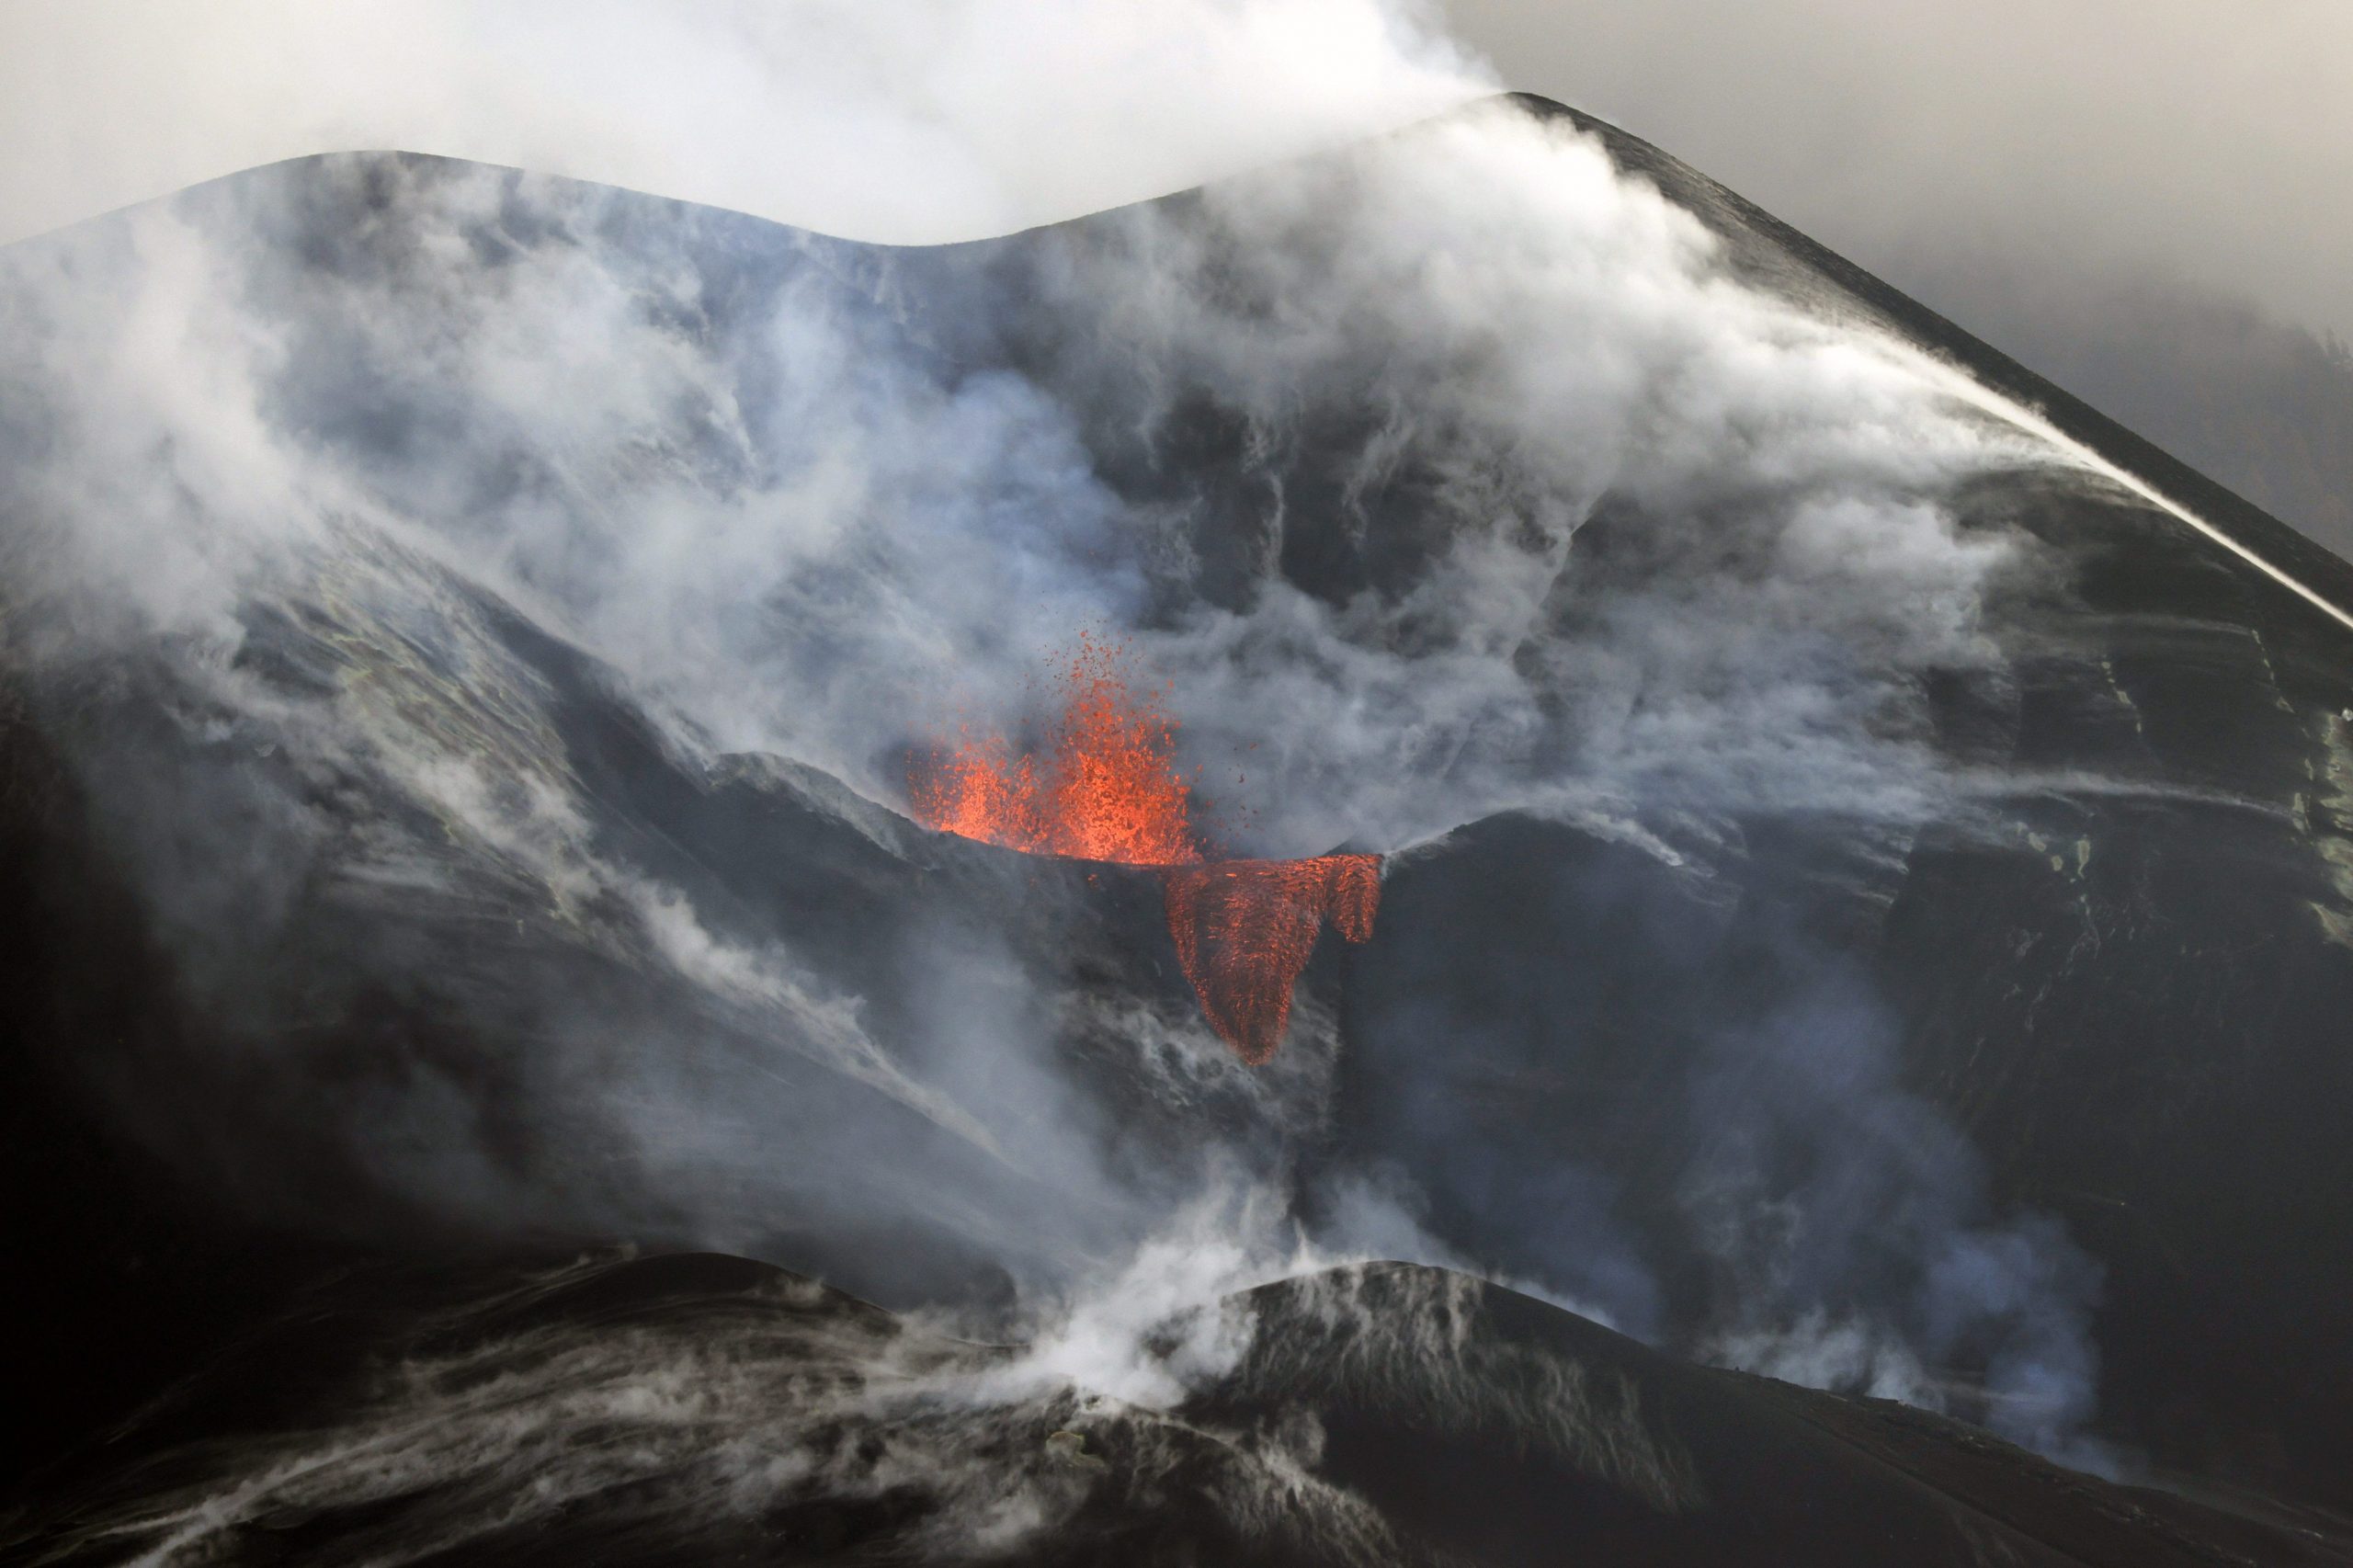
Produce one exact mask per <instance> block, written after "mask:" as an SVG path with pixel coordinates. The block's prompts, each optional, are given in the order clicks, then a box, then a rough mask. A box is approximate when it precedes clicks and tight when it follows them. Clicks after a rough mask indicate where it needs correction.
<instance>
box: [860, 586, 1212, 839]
mask: <svg viewBox="0 0 2353 1568" xmlns="http://www.w3.org/2000/svg"><path fill="white" fill-rule="evenodd" d="M1124 653H1125V650H1123V649H1122V648H1120V646H1119V645H1118V644H1116V643H1107V642H1100V641H1098V640H1097V639H1096V638H1094V637H1092V636H1089V635H1086V634H1085V633H1081V634H1080V636H1079V639H1078V646H1077V647H1076V648H1075V649H1074V650H1073V651H1072V652H1071V653H1067V654H1065V655H1063V657H1062V658H1061V659H1059V660H1057V661H1056V662H1055V663H1054V665H1053V666H1052V674H1053V678H1054V684H1055V685H1056V686H1057V687H1059V688H1060V692H1059V698H1060V699H1059V701H1058V702H1057V704H1056V706H1057V708H1058V709H1059V711H1058V713H1057V714H1056V716H1055V719H1054V722H1053V726H1052V728H1051V729H1050V730H1049V731H1048V732H1047V733H1046V736H1045V743H1046V744H1045V752H1044V756H1042V757H1040V756H1014V754H1013V748H1012V746H1011V745H1010V744H1007V743H1006V741H1005V739H1004V738H1003V737H1001V736H989V737H986V738H984V739H981V740H977V741H976V740H974V739H973V738H972V736H970V735H969V734H968V735H966V736H965V737H963V739H962V741H961V743H960V744H957V745H955V746H953V747H946V748H941V749H937V750H935V751H933V752H932V753H931V755H930V756H928V757H927V758H921V759H915V762H914V766H912V767H910V768H909V769H908V779H907V795H908V798H909V800H910V801H911V802H912V803H913V804H914V806H915V817H916V819H917V820H918V821H920V822H921V823H923V824H924V825H925V826H926V827H933V828H938V829H939V830H940V831H941V832H944V833H956V834H961V835H963V836H965V837H966V838H977V839H980V840H981V841H982V842H983V843H986V844H1001V845H1004V846H1006V848H1008V849H1026V850H1028V851H1029V852H1030V853H1031V854H1033V855H1067V856H1070V857H1071V858H1074V859H1079V860H1116V861H1119V862H1120V864H1122V865H1128V866H1182V865H1190V864H1192V863H1194V862H1196V861H1198V860H1199V859H1200V858H1201V852H1200V849H1199V846H1198V845H1197V844H1196V843H1195V842H1194V838H1193V830H1192V822H1191V814H1190V811H1189V801H1190V799H1191V796H1192V787H1191V786H1190V785H1188V784H1187V783H1186V782H1185V780H1184V779H1183V778H1179V777H1178V776H1177V773H1176V765H1175V761H1174V759H1175V756H1176V721H1175V720H1173V719H1171V718H1169V717H1168V715H1167V714H1166V713H1165V712H1164V711H1163V710H1162V709H1161V707H1160V704H1159V703H1158V702H1157V701H1154V699H1150V698H1148V697H1147V698H1140V697H1138V696H1136V695H1135V693H1133V692H1132V691H1131V690H1130V689H1129V687H1128V683H1127V680H1126V678H1125V676H1124V674H1123V672H1122V670H1121V667H1120V666H1121V664H1122V661H1123V656H1124Z"/></svg>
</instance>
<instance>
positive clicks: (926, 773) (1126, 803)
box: [907, 632, 1381, 1066]
mask: <svg viewBox="0 0 2353 1568" xmlns="http://www.w3.org/2000/svg"><path fill="white" fill-rule="evenodd" d="M1125 665H1126V658H1125V650H1124V649H1123V648H1122V647H1121V646H1120V645H1119V644H1117V643H1113V642H1105V641H1103V640H1101V639H1098V638H1097V637H1095V636H1093V635H1092V634H1089V633H1084V632H1082V633H1081V634H1080V636H1079V639H1078V642H1077V644H1076V646H1075V647H1074V648H1073V649H1071V650H1070V651H1069V652H1067V653H1063V654H1061V655H1059V656H1057V657H1056V658H1055V659H1054V660H1053V661H1052V662H1051V665H1050V668H1051V676H1052V680H1053V684H1054V686H1055V687H1057V692H1056V700H1055V702H1054V717H1053V719H1052V722H1051V723H1050V724H1049V725H1048V726H1047V728H1046V730H1045V732H1044V733H1043V734H1042V736H1041V737H1040V745H1039V747H1038V748H1036V749H1034V750H1017V748H1016V747H1015V745H1014V744H1013V743H1012V742H1011V741H1009V740H1007V739H1006V737H1005V736H1003V735H998V734H975V733H972V731H971V730H969V729H967V730H966V731H964V732H963V733H961V734H960V735H959V736H958V738H957V739H956V741H955V742H953V743H952V744H944V745H940V746H936V747H934V748H932V749H931V750H930V751H929V752H927V753H917V754H915V756H911V757H910V758H909V759H908V770H907V773H908V777H907V797H908V801H909V803H910V804H911V805H912V806H913V808H914V810H915V817H916V820H918V821H919V822H921V823H923V824H924V825H925V826H926V827H930V828H934V829H937V830H938V831H940V832H943V833H953V834H957V835H961V836H962V837H965V838H973V839H978V840H980V841H982V842H983V843H986V844H996V845H1002V846H1005V847H1006V848H1008V849H1019V850H1022V851H1025V852H1026V853H1029V854H1032V855H1056V856H1066V857H1069V858H1074V859H1084V860H1108V861H1114V862H1117V863H1119V864H1121V865H1129V866H1151V867H1156V868H1158V869H1160V871H1161V885H1162V892H1163V895H1164V897H1165V902H1166V906H1167V913H1168V935H1169V937H1170V939H1171V940H1172V941H1174V942H1175V944H1176V958H1177V962H1178V964H1179V965H1180V966H1181V967H1182V968H1183V970H1184V971H1185V978H1186V979H1187V980H1188V982H1190V983H1191V984H1192V987H1193V994H1194V995H1195V996H1196V997H1198V998H1199V1001H1200V1004H1201V1012H1202V1014H1203V1015H1204V1016H1205V1017H1207V1018H1208V1019H1209V1023H1210V1027H1211V1028H1213V1029H1215V1030H1216V1031H1217V1032H1218V1034H1219V1035H1220V1036H1221V1037H1222V1039H1223V1040H1225V1042H1226V1043H1227V1044H1228V1045H1230V1046H1232V1047H1233V1051H1234V1054H1235V1055H1237V1056H1239V1057H1240V1058H1241V1059H1242V1060H1243V1061H1244V1062H1248V1063H1250V1064H1251V1065H1253V1066H1257V1065H1260V1064H1262V1063H1264V1062H1267V1061H1268V1060H1270V1059H1271V1058H1272V1057H1273V1056H1274V1054H1275V1051H1276V1049H1277V1048H1278V1047H1279V1046H1280V1045H1281V1044H1282V1040H1283V1033H1284V1030H1285V1029H1286V1028H1288V1027H1289V1026H1290V1004H1291V994H1292V991H1293V989H1294V988H1295V987H1296V986H1297V984H1298V982H1299V977H1300V974H1301V973H1302V971H1304V970H1305V969H1306V967H1307V960H1308V958H1309V956H1310V955H1312V954H1313V952H1314V950H1315V939H1316V937H1318V936H1319V935H1320V934H1321V933H1322V931H1323V928H1324V922H1325V921H1326V920H1329V921H1330V922H1331V923H1332V925H1333V926H1336V927H1337V929H1338V930H1339V933H1340V935H1341V936H1342V937H1345V938H1347V940H1348V941H1351V942H1363V941H1366V940H1368V939H1370V937H1371V936H1372V922H1373V915H1374V913H1375V911H1376V910H1378V908H1379V907H1380V903H1381V862H1380V858H1379V857H1377V856H1372V855H1319V856H1315V857H1313V858H1309V859H1303V860H1257V859H1216V858H1211V857H1210V856H1209V855H1207V854H1206V853H1204V851H1203V849H1202V841H1201V838H1200V835H1199V834H1198V833H1197V832H1196V831H1195V829H1194V826H1193V819H1192V805H1193V801H1192V793H1193V791H1192V786H1191V785H1190V784H1188V782H1187V781H1186V780H1185V778H1183V777H1182V776H1181V775H1180V774H1179V773H1178V772H1177V770H1176V721H1175V720H1174V719H1173V718H1171V717H1170V716H1169V714H1168V713H1167V711H1166V710H1165V708H1164V707H1163V706H1162V704H1161V701H1160V699H1158V698H1157V697H1155V696H1153V695H1150V694H1139V693H1138V692H1137V691H1136V689H1135V688H1134V687H1133V686H1131V683H1130V682H1129V680H1128V678H1127V673H1126V667H1125Z"/></svg>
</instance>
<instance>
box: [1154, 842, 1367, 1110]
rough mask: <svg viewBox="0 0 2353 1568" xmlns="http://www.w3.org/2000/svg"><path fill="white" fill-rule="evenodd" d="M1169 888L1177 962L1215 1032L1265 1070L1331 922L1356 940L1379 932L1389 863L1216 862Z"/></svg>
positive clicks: (1180, 871) (1171, 881)
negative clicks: (1377, 915) (1377, 913)
mask: <svg viewBox="0 0 2353 1568" xmlns="http://www.w3.org/2000/svg"><path fill="white" fill-rule="evenodd" d="M1164 892H1165V896H1166V899H1167V903H1168V934H1169V936H1171V937H1174V938H1175V939H1176V960H1177V961H1178V962H1179V963H1181V964H1182V965H1184V968H1185V978H1186V979H1188V980H1189V981H1191V982H1192V983H1193V994H1195V995H1197V996H1199V998H1200V999H1201V1011H1202V1012H1203V1013H1205V1014H1207V1015H1208V1016H1209V1020H1210V1027H1211V1028H1214V1029H1216V1030H1217V1032H1218V1033H1219V1034H1221V1035H1222V1036H1224V1037H1225V1040H1226V1043H1228V1044H1229V1045H1231V1046H1233V1050H1234V1054H1236V1055H1237V1056H1239V1057H1241V1058H1242V1060H1243V1061H1245V1062H1249V1063H1250V1064H1251V1065H1252V1066H1254V1067H1255V1066H1257V1065H1258V1064H1259V1063H1261V1062H1266V1061H1267V1059H1268V1058H1270V1057H1272V1056H1273V1055H1274V1054H1275V1048H1276V1047H1277V1046H1279V1045H1280V1044H1282V1042H1283V1030H1284V1028H1286V1027H1287V1026H1288V1025H1289V1024H1290V996H1291V989H1292V987H1293V986H1294V985H1296V984H1297V983H1298V981H1299V976H1300V971H1302V970H1304V969H1305V968H1306V967H1307V959H1308V955H1309V954H1311V953H1313V951H1314V950H1315V937H1316V934H1317V933H1318V932H1320V931H1321V930H1322V929H1323V928H1324V919H1325V918H1326V917H1327V916H1328V917H1329V918H1330V919H1331V922H1332V924H1333V925H1335V926H1338V927H1339V928H1340V935H1341V936H1343V937H1347V939H1348V940H1349V941H1351V942H1361V941H1363V940H1365V939H1366V938H1367V937H1370V936H1371V935H1372V915H1373V911H1374V910H1375V909H1376V908H1377V907H1378V906H1379V904H1380V903H1381V862H1380V860H1379V858H1376V857H1374V856H1370V855H1321V856H1318V857H1316V858H1314V859H1313V860H1216V861H1211V863H1209V864H1208V865H1204V866H1172V867H1170V868H1169V869H1168V870H1167V872H1166V873H1165V883H1164Z"/></svg>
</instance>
